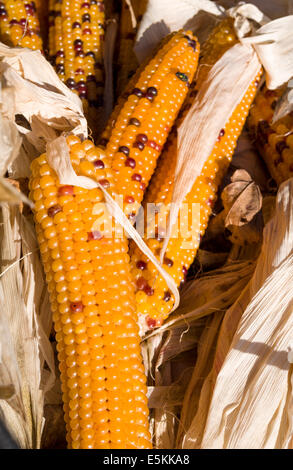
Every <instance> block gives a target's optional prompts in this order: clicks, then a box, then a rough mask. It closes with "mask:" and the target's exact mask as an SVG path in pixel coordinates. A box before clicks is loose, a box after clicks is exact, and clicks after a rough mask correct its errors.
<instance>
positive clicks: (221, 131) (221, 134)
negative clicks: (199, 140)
mask: <svg viewBox="0 0 293 470" xmlns="http://www.w3.org/2000/svg"><path fill="white" fill-rule="evenodd" d="M223 135H225V130H224V129H221V130H220V132H219V135H218V139H217V140H218V142H219V141H220V140H221V138H222V137H223Z"/></svg>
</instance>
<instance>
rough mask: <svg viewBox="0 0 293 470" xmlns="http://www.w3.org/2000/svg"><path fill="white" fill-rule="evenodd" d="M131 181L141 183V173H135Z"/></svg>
mask: <svg viewBox="0 0 293 470" xmlns="http://www.w3.org/2000/svg"><path fill="white" fill-rule="evenodd" d="M131 179H132V180H133V181H138V182H140V181H141V175H140V174H139V173H134V174H133V175H132V177H131Z"/></svg>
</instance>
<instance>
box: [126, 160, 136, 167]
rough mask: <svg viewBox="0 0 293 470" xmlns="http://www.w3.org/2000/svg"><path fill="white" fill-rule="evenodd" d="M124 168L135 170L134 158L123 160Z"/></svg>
mask: <svg viewBox="0 0 293 470" xmlns="http://www.w3.org/2000/svg"><path fill="white" fill-rule="evenodd" d="M125 166H130V168H135V166H136V161H135V160H134V158H127V159H126V160H125Z"/></svg>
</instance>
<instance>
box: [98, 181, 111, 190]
mask: <svg viewBox="0 0 293 470" xmlns="http://www.w3.org/2000/svg"><path fill="white" fill-rule="evenodd" d="M99 183H100V184H101V185H102V186H103V188H109V186H110V183H109V181H108V180H106V179H103V180H100V181H99Z"/></svg>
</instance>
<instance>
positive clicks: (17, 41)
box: [0, 0, 43, 50]
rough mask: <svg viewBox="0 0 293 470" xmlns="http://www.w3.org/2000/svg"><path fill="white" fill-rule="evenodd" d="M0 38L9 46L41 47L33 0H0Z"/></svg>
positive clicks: (34, 48) (36, 48) (40, 48)
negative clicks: (30, 0)
mask: <svg viewBox="0 0 293 470" xmlns="http://www.w3.org/2000/svg"><path fill="white" fill-rule="evenodd" d="M0 39H1V41H3V42H4V43H5V44H7V45H9V46H21V47H28V48H29V49H33V50H38V49H39V50H42V49H43V45H42V39H41V37H40V25H39V20H38V17H37V13H36V5H35V2H27V1H22V0H4V1H2V2H0Z"/></svg>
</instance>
